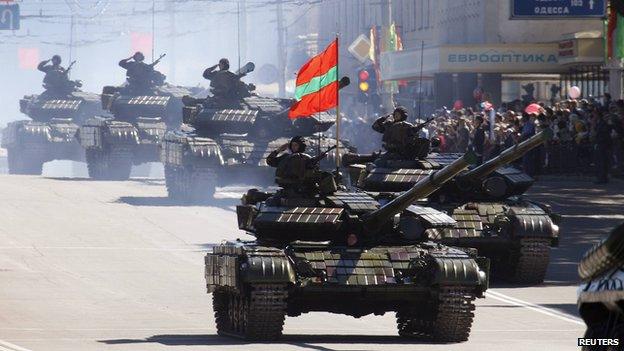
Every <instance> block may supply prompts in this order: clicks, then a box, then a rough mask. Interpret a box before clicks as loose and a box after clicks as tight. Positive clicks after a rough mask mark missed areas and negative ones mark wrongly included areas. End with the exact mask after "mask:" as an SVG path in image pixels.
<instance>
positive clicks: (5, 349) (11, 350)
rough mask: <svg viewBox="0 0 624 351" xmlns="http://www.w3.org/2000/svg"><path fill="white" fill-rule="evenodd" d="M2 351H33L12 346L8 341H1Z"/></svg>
mask: <svg viewBox="0 0 624 351" xmlns="http://www.w3.org/2000/svg"><path fill="white" fill-rule="evenodd" d="M0 351H31V350H29V349H25V348H23V347H21V346H17V345H14V344H11V343H10V342H8V341H3V340H0Z"/></svg>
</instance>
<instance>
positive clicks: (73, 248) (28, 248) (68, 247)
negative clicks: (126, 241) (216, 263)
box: [0, 246, 208, 252]
mask: <svg viewBox="0 0 624 351" xmlns="http://www.w3.org/2000/svg"><path fill="white" fill-rule="evenodd" d="M0 250H124V251H165V252H166V251H189V252H190V251H197V252H205V251H208V250H207V248H203V247H196V248H160V247H114V246H0Z"/></svg>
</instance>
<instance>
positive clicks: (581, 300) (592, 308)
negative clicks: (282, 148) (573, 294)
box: [577, 223, 624, 351]
mask: <svg viewBox="0 0 624 351" xmlns="http://www.w3.org/2000/svg"><path fill="white" fill-rule="evenodd" d="M578 271H579V276H580V278H581V280H582V283H581V285H580V286H579V288H578V293H577V295H578V308H579V314H580V315H581V317H582V318H583V320H584V321H585V324H586V325H587V330H586V332H585V338H591V339H616V340H619V343H621V342H622V340H623V339H624V313H623V312H622V307H621V306H622V305H623V304H624V288H623V287H622V281H624V223H623V224H620V225H619V226H618V227H616V228H614V229H613V230H612V231H611V233H610V234H609V236H608V237H607V238H606V239H604V240H602V241H601V242H599V243H598V244H597V245H595V246H594V247H593V248H592V249H590V250H589V251H588V252H587V253H585V255H584V256H583V258H582V259H581V262H580V264H579V268H578ZM611 342H612V340H611ZM607 346H608V345H605V346H593V347H591V346H586V347H584V348H583V350H587V351H589V350H620V349H621V347H622V345H621V344H620V345H619V346H618V345H614V344H611V347H612V348H609V347H607Z"/></svg>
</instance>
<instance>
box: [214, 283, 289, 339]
mask: <svg viewBox="0 0 624 351" xmlns="http://www.w3.org/2000/svg"><path fill="white" fill-rule="evenodd" d="M287 295H288V292H287V291H286V286H285V285H283V284H254V285H251V286H250V287H249V289H248V291H245V292H243V293H240V292H236V291H234V290H225V289H219V290H217V291H215V292H214V293H213V296H212V304H213V309H214V313H215V321H216V325H217V333H218V334H219V335H227V336H234V337H238V338H242V339H246V340H251V341H272V340H276V339H278V338H279V337H280V336H281V335H282V329H283V327H284V318H285V316H286V297H287Z"/></svg>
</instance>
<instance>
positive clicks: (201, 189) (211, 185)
mask: <svg viewBox="0 0 624 351" xmlns="http://www.w3.org/2000/svg"><path fill="white" fill-rule="evenodd" d="M165 184H166V186H167V193H168V194H169V197H170V198H172V199H174V200H178V201H184V202H204V201H208V200H211V199H212V198H213V197H214V193H215V189H216V184H217V174H216V172H215V171H214V170H212V169H211V168H209V167H194V168H193V169H192V170H190V169H189V168H187V167H174V166H165Z"/></svg>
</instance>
